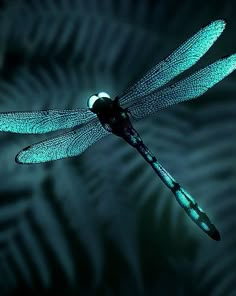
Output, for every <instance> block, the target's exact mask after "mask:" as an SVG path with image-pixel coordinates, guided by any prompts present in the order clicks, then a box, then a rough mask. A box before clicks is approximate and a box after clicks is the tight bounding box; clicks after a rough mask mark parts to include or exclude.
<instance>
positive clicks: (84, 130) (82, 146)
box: [16, 119, 109, 164]
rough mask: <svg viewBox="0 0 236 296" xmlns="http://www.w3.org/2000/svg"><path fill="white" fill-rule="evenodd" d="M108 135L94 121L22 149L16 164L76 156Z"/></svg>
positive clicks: (98, 123)
mask: <svg viewBox="0 0 236 296" xmlns="http://www.w3.org/2000/svg"><path fill="white" fill-rule="evenodd" d="M108 134H109V132H108V131H107V130H105V129H104V128H103V127H102V125H101V123H100V122H99V121H98V120H97V119H95V120H92V121H91V122H89V123H88V124H86V125H84V126H81V127H79V128H76V129H74V130H72V131H69V132H66V133H64V134H62V135H59V136H56V137H52V138H50V139H48V140H45V141H42V142H39V143H36V144H33V145H31V146H28V147H26V148H24V149H23V150H21V151H20V152H19V153H18V154H17V155H16V162H18V163H22V164H30V163H40V162H47V161H51V160H57V159H61V158H66V157H72V156H77V155H80V154H81V153H82V152H84V151H85V150H86V149H87V148H88V147H89V146H91V145H92V144H94V143H95V142H97V141H99V140H100V139H102V138H103V137H105V136H106V135H108Z"/></svg>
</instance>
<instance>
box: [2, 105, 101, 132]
mask: <svg viewBox="0 0 236 296" xmlns="http://www.w3.org/2000/svg"><path fill="white" fill-rule="evenodd" d="M95 117H96V116H95V114H93V113H92V112H91V111H90V110H88V109H85V108H81V109H72V110H46V111H32V112H4V113H0V131H4V132H13V133H23V134H41V133H48V132H51V131H55V130H58V129H64V128H71V127H74V126H76V125H79V124H82V123H86V122H88V121H90V120H92V119H94V118H95Z"/></svg>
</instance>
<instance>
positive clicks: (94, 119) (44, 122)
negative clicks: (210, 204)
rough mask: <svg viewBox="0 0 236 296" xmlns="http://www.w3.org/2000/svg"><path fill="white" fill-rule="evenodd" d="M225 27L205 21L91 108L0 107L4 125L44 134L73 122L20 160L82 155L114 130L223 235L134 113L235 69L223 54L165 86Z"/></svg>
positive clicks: (94, 99) (188, 95)
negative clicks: (146, 139) (140, 129)
mask: <svg viewBox="0 0 236 296" xmlns="http://www.w3.org/2000/svg"><path fill="white" fill-rule="evenodd" d="M224 28H225V22H224V21H223V20H216V21H214V22H211V23H210V24H209V25H207V26H205V27H203V28H202V29H200V30H199V31H198V32H197V33H195V34H194V35H193V36H192V37H190V38H189V39H188V40H186V41H185V42H184V43H183V44H182V45H180V46H179V47H178V48H177V49H176V50H175V51H174V52H173V53H171V54H170V55H169V56H168V57H167V58H165V59H164V60H162V61H161V62H159V63H158V64H156V65H155V66H154V67H153V68H152V69H151V70H149V71H148V72H147V73H146V74H145V75H144V76H143V77H142V78H141V79H139V80H138V81H137V82H136V83H134V84H133V85H132V86H131V87H129V88H127V89H126V90H125V91H124V92H123V94H122V95H121V96H119V97H116V98H115V99H114V100H111V99H110V97H109V95H108V94H107V93H105V92H101V93H99V94H96V95H93V96H91V97H90V98H89V100H88V108H78V109H72V110H46V111H29V112H28V111H26V112H4V113H0V131H6V132H14V133H32V134H39V133H47V132H52V131H55V130H58V129H68V128H72V130H70V131H67V132H65V133H63V134H61V135H58V136H54V137H52V138H49V139H47V140H44V141H41V142H39V143H36V144H32V145H30V146H28V147H26V148H24V149H23V150H21V151H20V152H19V153H18V154H17V155H16V162H17V163H21V164H32V163H41V162H46V161H52V160H57V159H62V158H67V157H72V156H78V155H80V154H81V153H83V152H84V151H85V150H86V149H87V148H88V147H90V146H91V145H93V144H94V143H96V142H97V141H99V140H101V139H102V138H103V137H105V136H107V135H109V134H112V133H113V134H115V135H117V136H119V137H122V138H123V139H124V140H125V141H126V142H128V143H129V144H130V145H131V146H132V147H134V148H135V149H137V151H138V152H139V153H140V154H141V155H142V156H143V157H144V159H145V160H146V161H147V162H148V163H149V164H150V165H151V167H152V168H153V170H154V171H155V172H156V174H157V175H158V176H159V177H160V178H161V180H162V181H163V182H164V184H165V185H166V186H167V187H168V188H169V189H170V190H171V191H172V192H173V194H174V196H175V198H176V200H177V202H178V203H179V204H180V205H181V207H182V208H183V209H184V210H185V212H186V213H187V214H188V216H189V217H190V218H191V219H192V220H193V221H194V222H195V223H196V224H197V225H198V226H199V227H200V228H201V229H202V230H203V231H204V232H205V233H207V234H208V235H209V236H210V237H212V238H213V239H215V240H220V234H219V232H218V231H217V229H216V228H215V226H214V225H213V224H212V223H211V221H210V219H209V218H208V217H207V215H206V214H205V213H204V212H203V210H202V209H201V208H200V207H199V206H198V204H197V203H196V202H195V200H194V199H193V198H192V197H191V196H190V195H189V194H188V193H187V192H186V191H185V190H184V189H183V188H182V187H181V186H180V185H179V184H178V183H177V182H176V181H175V180H174V178H173V177H172V176H171V175H170V174H169V173H168V172H167V171H166V170H165V169H164V168H163V167H162V165H161V164H160V163H159V162H158V161H157V159H156V157H155V156H154V155H153V154H152V153H151V151H150V150H149V149H148V148H147V147H146V146H145V145H144V143H143V141H142V139H141V137H140V136H139V134H138V133H137V131H136V130H135V129H134V128H133V125H132V124H131V121H130V119H133V120H140V119H142V118H145V117H147V116H149V115H152V114H155V113H156V112H158V111H160V110H162V109H164V108H167V107H169V106H171V105H174V104H177V103H180V102H184V101H188V100H191V99H195V98H197V97H199V96H201V95H202V94H204V93H205V92H206V91H207V90H208V89H210V88H211V87H213V86H214V85H215V84H216V83H218V82H219V81H221V80H222V79H223V78H225V77H226V76H228V75H229V74H230V73H232V72H233V71H234V70H235V69H236V54H232V55H230V56H228V57H225V58H222V59H219V60H218V61H216V62H214V63H212V64H210V65H208V66H206V67H205V68H202V69H200V70H199V71H197V72H195V73H193V74H192V75H190V76H188V77H186V78H184V79H182V80H180V81H178V82H176V83H172V84H171V85H167V86H165V84H167V83H168V82H170V81H171V80H172V79H173V78H175V77H176V76H177V75H178V74H180V73H182V72H184V71H185V70H187V69H189V68H190V67H192V66H193V65H194V64H195V63H196V62H197V61H198V60H199V59H200V58H201V57H202V56H203V55H204V54H205V53H206V52H207V51H208V50H209V48H210V47H211V46H212V45H213V44H214V42H215V41H216V40H217V38H218V37H219V36H220V35H221V33H222V32H223V30H224Z"/></svg>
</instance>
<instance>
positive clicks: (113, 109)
mask: <svg viewBox="0 0 236 296" xmlns="http://www.w3.org/2000/svg"><path fill="white" fill-rule="evenodd" d="M91 111H92V112H94V113H95V114H96V115H97V116H98V118H99V120H100V122H101V124H102V125H103V127H104V128H105V129H106V130H107V131H109V132H112V133H113V134H115V135H117V136H119V137H121V138H123V139H124V140H125V141H126V142H127V143H129V144H130V145H131V146H132V147H134V148H135V149H137V151H138V152H139V153H140V154H141V155H142V156H143V158H144V159H145V160H146V161H147V162H148V163H149V164H150V165H151V167H152V168H153V170H154V171H155V172H156V174H157V175H158V176H159V177H160V179H161V180H162V181H163V183H164V184H165V185H166V186H167V187H168V188H169V189H170V190H171V191H172V192H173V194H174V196H175V198H176V200H177V202H178V203H179V204H180V206H181V207H182V208H183V209H184V210H185V212H186V213H187V214H188V216H189V217H190V218H191V219H192V220H193V221H194V222H195V223H196V224H197V225H198V226H199V227H200V228H201V229H202V230H203V231H204V232H206V233H207V234H208V235H209V236H210V237H212V238H213V239H215V240H220V234H219V232H218V230H217V229H216V227H215V226H214V224H212V223H211V221H210V219H209V218H208V216H207V215H206V214H205V213H204V212H203V210H202V209H201V208H200V207H199V206H198V204H197V203H196V201H195V200H194V199H193V197H191V195H190V194H188V193H187V192H186V191H185V190H184V189H183V188H182V187H181V186H180V185H179V183H177V182H176V181H175V179H174V178H173V177H172V176H171V175H170V174H169V173H168V172H167V171H166V170H165V169H164V168H163V166H162V165H161V164H160V163H159V162H158V161H157V159H156V157H155V156H154V155H153V154H152V152H151V151H150V150H149V149H148V148H147V146H146V145H145V144H144V143H143V141H142V139H141V137H140V135H139V134H138V132H137V131H136V130H135V129H134V127H133V125H132V123H131V121H130V119H129V114H128V112H127V111H126V110H125V109H124V108H122V107H120V105H119V99H118V97H116V98H115V100H114V101H112V100H111V99H110V98H102V97H101V98H99V99H98V100H96V101H95V103H94V104H93V108H91Z"/></svg>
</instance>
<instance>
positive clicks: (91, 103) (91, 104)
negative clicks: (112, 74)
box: [87, 95, 100, 109]
mask: <svg viewBox="0 0 236 296" xmlns="http://www.w3.org/2000/svg"><path fill="white" fill-rule="evenodd" d="M99 99H100V98H99V96H98V95H92V96H91V97H90V98H89V99H88V102H87V105H88V107H89V109H92V108H93V105H94V103H95V102H96V101H97V100H99Z"/></svg>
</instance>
